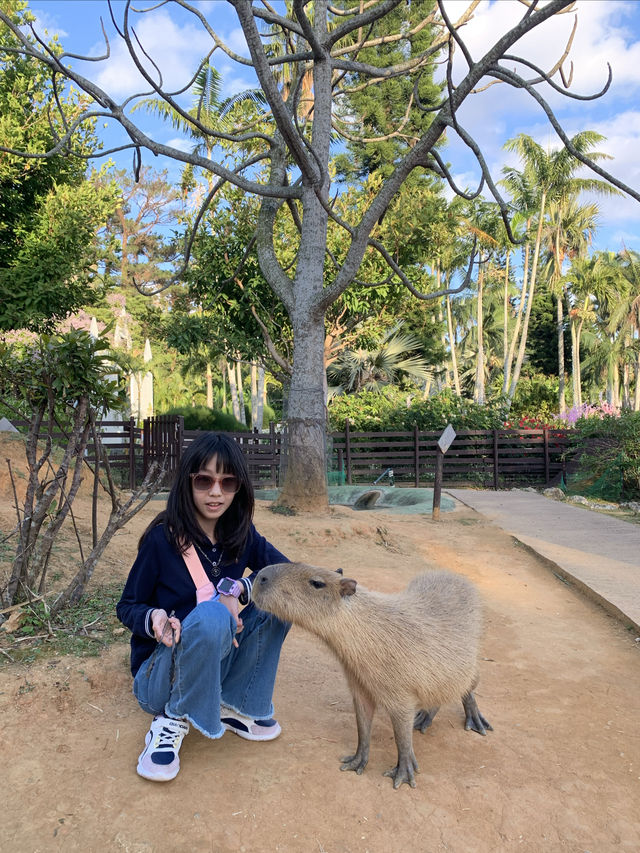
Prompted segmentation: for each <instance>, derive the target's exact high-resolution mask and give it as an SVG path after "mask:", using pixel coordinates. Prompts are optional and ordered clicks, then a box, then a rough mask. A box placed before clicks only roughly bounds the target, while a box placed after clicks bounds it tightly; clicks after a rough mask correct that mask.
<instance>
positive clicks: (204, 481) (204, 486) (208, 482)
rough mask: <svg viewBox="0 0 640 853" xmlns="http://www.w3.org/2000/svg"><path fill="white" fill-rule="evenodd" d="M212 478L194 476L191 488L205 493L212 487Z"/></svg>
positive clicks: (202, 475)
mask: <svg viewBox="0 0 640 853" xmlns="http://www.w3.org/2000/svg"><path fill="white" fill-rule="evenodd" d="M213 483H214V480H213V477H210V476H209V475H208V474H196V475H195V477H194V478H193V488H194V489H197V491H199V492H207V491H209V489H210V488H211V486H212V485H213Z"/></svg>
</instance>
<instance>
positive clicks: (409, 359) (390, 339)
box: [327, 323, 431, 394]
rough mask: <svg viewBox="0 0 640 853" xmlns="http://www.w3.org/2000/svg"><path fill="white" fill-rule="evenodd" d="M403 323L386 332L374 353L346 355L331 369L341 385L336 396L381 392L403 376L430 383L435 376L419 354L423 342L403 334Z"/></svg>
mask: <svg viewBox="0 0 640 853" xmlns="http://www.w3.org/2000/svg"><path fill="white" fill-rule="evenodd" d="M401 328H402V323H398V324H396V325H395V326H394V327H393V328H392V329H390V330H389V331H388V332H386V333H385V334H384V335H383V336H382V337H381V339H380V340H379V342H378V343H377V344H375V345H374V346H373V347H371V348H370V349H366V348H364V347H361V348H358V349H353V350H347V351H346V352H343V353H342V354H341V355H340V356H339V357H338V358H337V359H336V360H335V361H334V362H333V363H332V364H330V365H329V367H328V368H327V373H328V374H329V377H330V378H331V379H332V380H334V381H336V382H338V383H339V384H338V385H337V387H336V386H334V387H333V388H332V389H331V393H332V394H339V393H345V392H346V393H355V392H357V391H361V390H363V389H366V390H369V391H378V390H379V389H380V388H382V387H383V386H385V385H392V384H394V383H396V382H397V381H398V379H399V378H400V377H401V376H403V375H406V376H409V377H411V378H412V379H417V380H422V381H424V380H426V379H429V378H430V376H431V371H430V369H429V366H428V364H427V362H426V361H425V360H424V359H423V358H422V357H420V356H418V355H415V354H414V353H415V351H416V350H418V349H419V348H420V340H419V339H418V338H417V337H416V336H415V335H412V334H406V333H402V332H401Z"/></svg>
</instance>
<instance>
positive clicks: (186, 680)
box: [133, 601, 291, 738]
mask: <svg viewBox="0 0 640 853" xmlns="http://www.w3.org/2000/svg"><path fill="white" fill-rule="evenodd" d="M241 617H242V622H243V624H244V629H243V630H242V631H241V632H240V633H239V634H236V633H235V622H234V619H233V617H232V615H231V614H230V613H229V611H228V610H227V608H226V607H225V606H224V604H221V603H220V602H219V601H205V602H203V603H201V604H198V606H197V607H195V608H194V609H193V610H192V611H191V613H189V615H188V616H187V617H186V619H185V620H184V621H183V623H182V633H181V637H180V642H179V643H178V644H177V645H176V646H175V649H173V650H172V649H170V648H169V647H168V646H165V645H163V644H162V643H158V645H157V646H156V648H155V650H154V652H153V654H152V655H151V657H149V658H147V660H146V661H145V662H144V663H143V664H142V666H141V667H140V669H139V670H138V672H137V673H136V676H135V678H134V680H133V692H134V695H135V697H136V699H137V700H138V703H139V705H140V707H141V708H142V710H143V711H147V712H148V713H149V714H166V715H167V716H168V717H174V718H176V719H183V720H188V721H189V722H190V723H193V725H194V726H195V727H196V728H197V729H198V731H200V732H202V734H203V735H206V737H210V738H219V737H222V735H223V734H224V732H225V728H224V726H223V725H222V724H221V723H220V704H221V703H223V704H224V705H227V706H228V707H229V708H232V709H233V710H234V711H237V712H238V713H240V714H244V715H245V716H247V717H253V718H254V719H256V720H261V719H262V720H266V719H269V717H271V716H272V714H273V704H272V702H271V697H272V695H273V686H274V683H275V679H276V671H277V669H278V661H279V660H280V649H281V647H282V643H283V641H284V638H285V637H286V635H287V631H288V630H289V628H290V627H291V626H290V625H289V624H288V623H286V622H281V621H280V620H279V619H277V618H276V617H275V616H272V615H271V614H270V613H265V612H264V611H262V610H258V608H257V607H256V606H255V605H254V604H253V603H251V604H249V605H248V606H247V607H245V608H244V610H242V612H241ZM234 637H235V639H237V641H238V648H236V647H235V646H234V645H233V640H234Z"/></svg>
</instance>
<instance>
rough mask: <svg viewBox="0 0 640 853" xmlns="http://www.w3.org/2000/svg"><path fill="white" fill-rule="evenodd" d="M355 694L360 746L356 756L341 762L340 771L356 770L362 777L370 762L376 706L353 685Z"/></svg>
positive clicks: (349, 756)
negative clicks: (372, 725) (372, 727)
mask: <svg viewBox="0 0 640 853" xmlns="http://www.w3.org/2000/svg"><path fill="white" fill-rule="evenodd" d="M351 690H352V693H353V707H354V708H355V711H356V725H357V727H358V746H357V747H356V751H355V754H354V755H345V756H343V757H342V758H341V759H340V760H341V761H342V766H341V767H340V770H355V772H356V773H357V774H358V775H360V774H361V773H362V771H363V770H364V768H365V767H366V766H367V762H368V761H369V745H370V743H371V723H372V721H373V713H374V711H375V709H376V704H375V702H374V701H373V699H371V697H369V696H367V695H366V694H365V693H363V692H362V690H361V689H360V687H359V686H357V685H355V684H351Z"/></svg>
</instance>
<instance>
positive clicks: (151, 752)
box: [137, 715, 189, 782]
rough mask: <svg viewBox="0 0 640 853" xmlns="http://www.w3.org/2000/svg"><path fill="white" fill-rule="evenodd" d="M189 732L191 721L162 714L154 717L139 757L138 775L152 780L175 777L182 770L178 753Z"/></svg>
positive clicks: (161, 780)
mask: <svg viewBox="0 0 640 853" xmlns="http://www.w3.org/2000/svg"><path fill="white" fill-rule="evenodd" d="M187 734H189V723H185V722H184V721H183V720H173V719H171V717H163V716H160V715H159V716H157V717H154V718H153V722H152V723H151V728H150V729H149V731H148V732H147V734H146V735H145V739H144V742H145V748H144V749H143V750H142V752H141V753H140V757H139V758H138V767H137V771H138V775H139V776H142V777H143V778H144V779H151V781H152V782H169V781H170V780H171V779H175V778H176V776H177V775H178V771H179V770H180V758H179V757H178V753H179V752H180V747H181V745H182V739H183V737H184V736H185V735H187Z"/></svg>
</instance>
